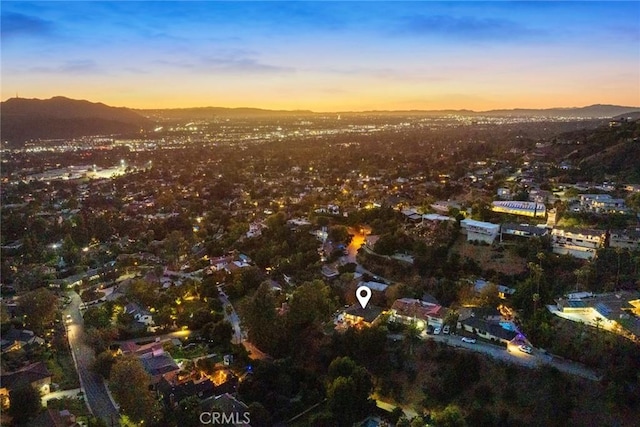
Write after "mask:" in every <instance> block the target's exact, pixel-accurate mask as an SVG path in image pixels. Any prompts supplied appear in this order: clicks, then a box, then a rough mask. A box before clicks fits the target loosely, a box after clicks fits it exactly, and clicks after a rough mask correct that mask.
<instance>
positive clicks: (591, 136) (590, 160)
mask: <svg viewBox="0 0 640 427" xmlns="http://www.w3.org/2000/svg"><path fill="white" fill-rule="evenodd" d="M545 156H546V158H547V159H548V160H552V159H553V160H555V161H556V162H558V163H560V162H562V161H567V162H569V163H570V165H571V166H572V167H573V168H572V169H570V170H568V171H567V174H566V177H564V178H565V179H568V180H578V181H594V180H603V179H604V178H605V175H615V176H616V177H617V179H616V180H617V181H619V182H631V183H640V167H639V166H638V165H640V120H632V121H629V122H626V123H620V124H619V125H618V126H615V127H609V126H608V125H606V126H601V127H599V128H597V129H594V130H582V131H575V132H568V133H564V134H561V135H559V136H558V138H557V139H556V140H555V143H554V144H553V145H552V146H551V147H549V148H548V149H547V150H546V151H545Z"/></svg>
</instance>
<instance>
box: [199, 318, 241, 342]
mask: <svg viewBox="0 0 640 427" xmlns="http://www.w3.org/2000/svg"><path fill="white" fill-rule="evenodd" d="M200 335H201V336H202V337H203V338H204V339H207V340H209V341H210V342H211V343H212V344H214V345H226V344H229V342H230V341H231V337H232V336H233V327H232V326H231V324H230V323H229V322H227V321H224V320H222V321H220V322H215V323H214V322H210V323H207V324H206V325H204V326H203V327H202V330H201V331H200Z"/></svg>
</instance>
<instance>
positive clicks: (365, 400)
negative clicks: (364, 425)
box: [327, 357, 373, 426]
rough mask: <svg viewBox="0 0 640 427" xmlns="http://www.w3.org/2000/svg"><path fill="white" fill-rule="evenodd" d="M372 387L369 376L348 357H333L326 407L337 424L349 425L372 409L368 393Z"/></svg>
mask: <svg viewBox="0 0 640 427" xmlns="http://www.w3.org/2000/svg"><path fill="white" fill-rule="evenodd" d="M372 389H373V383H372V381H371V376H370V375H369V373H368V372H367V371H366V369H364V368H363V367H362V366H360V365H358V364H356V363H355V362H354V361H353V360H352V359H350V358H349V357H339V358H337V359H334V360H333V361H332V362H331V364H330V365H329V385H328V387H327V407H328V408H329V409H330V410H331V412H332V413H333V415H334V417H335V418H336V419H338V420H339V425H345V426H350V425H352V424H353V423H354V422H356V421H358V420H360V419H362V418H363V417H364V416H366V414H367V413H368V412H369V411H370V410H371V409H372V405H373V403H372V402H373V401H372V400H370V399H369V394H370V393H371V390H372Z"/></svg>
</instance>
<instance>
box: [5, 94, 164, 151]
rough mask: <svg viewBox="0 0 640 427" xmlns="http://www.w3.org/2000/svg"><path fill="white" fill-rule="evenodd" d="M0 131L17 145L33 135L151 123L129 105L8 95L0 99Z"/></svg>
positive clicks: (127, 129)
mask: <svg viewBox="0 0 640 427" xmlns="http://www.w3.org/2000/svg"><path fill="white" fill-rule="evenodd" d="M0 113H1V117H0V135H1V137H2V140H3V141H8V142H9V143H11V144H13V145H19V144H21V143H23V142H25V141H28V140H32V139H57V138H75V137H80V136H87V135H110V134H127V133H136V132H139V131H140V129H141V128H149V127H150V126H151V125H152V123H151V121H150V120H148V119H147V118H145V117H143V116H141V115H139V114H138V113H136V112H134V111H132V110H130V109H128V108H116V107H110V106H107V105H105V104H102V103H93V102H89V101H84V100H75V99H69V98H65V97H61V96H57V97H54V98H51V99H26V98H11V99H8V100H7V101H4V102H2V103H0Z"/></svg>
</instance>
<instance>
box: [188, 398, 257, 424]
mask: <svg viewBox="0 0 640 427" xmlns="http://www.w3.org/2000/svg"><path fill="white" fill-rule="evenodd" d="M200 409H201V410H202V413H203V414H205V415H204V418H201V419H200V420H201V421H206V422H207V423H211V424H214V422H213V420H214V419H215V420H216V424H220V425H226V426H243V427H251V425H250V423H251V414H250V413H249V407H248V406H247V405H246V404H245V403H244V402H242V401H240V400H238V399H236V398H235V397H233V396H232V395H231V394H229V393H224V394H221V395H219V396H212V397H209V398H207V399H205V400H203V401H202V402H200ZM214 417H216V418H214Z"/></svg>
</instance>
